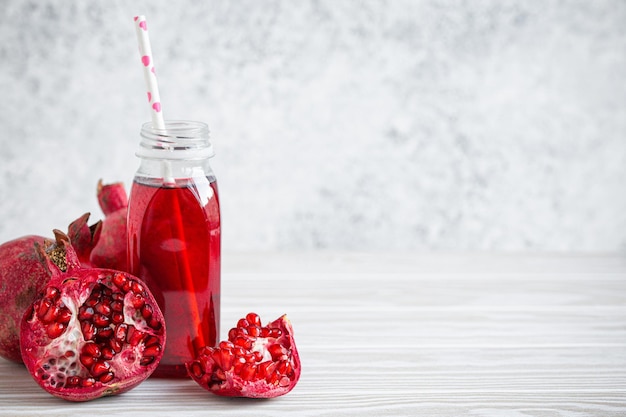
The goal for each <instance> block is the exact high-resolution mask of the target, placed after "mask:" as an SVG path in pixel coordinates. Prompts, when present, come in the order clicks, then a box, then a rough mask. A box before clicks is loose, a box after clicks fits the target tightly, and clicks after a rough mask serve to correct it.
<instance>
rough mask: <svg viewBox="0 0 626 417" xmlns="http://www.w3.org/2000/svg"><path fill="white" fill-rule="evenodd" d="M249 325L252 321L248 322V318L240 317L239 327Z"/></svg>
mask: <svg viewBox="0 0 626 417" xmlns="http://www.w3.org/2000/svg"><path fill="white" fill-rule="evenodd" d="M249 325H250V323H248V320H246V319H239V320H238V321H237V327H239V328H242V329H245V328H246V327H248V326H249Z"/></svg>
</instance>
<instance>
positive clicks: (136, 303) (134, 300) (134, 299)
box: [130, 293, 146, 309]
mask: <svg viewBox="0 0 626 417" xmlns="http://www.w3.org/2000/svg"><path fill="white" fill-rule="evenodd" d="M130 303H131V304H132V305H133V307H135V308H136V309H140V308H141V307H143V306H144V304H146V300H145V299H144V298H143V295H141V294H136V293H133V295H132V296H131V297H130Z"/></svg>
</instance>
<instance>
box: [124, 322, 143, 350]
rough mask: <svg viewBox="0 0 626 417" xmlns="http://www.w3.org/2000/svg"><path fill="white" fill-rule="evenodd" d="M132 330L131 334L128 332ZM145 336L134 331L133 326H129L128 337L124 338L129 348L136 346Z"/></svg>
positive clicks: (140, 332) (138, 331)
mask: <svg viewBox="0 0 626 417" xmlns="http://www.w3.org/2000/svg"><path fill="white" fill-rule="evenodd" d="M131 329H132V330H133V331H132V332H131V331H130V330H131ZM145 335H146V334H145V333H144V332H142V331H141V330H137V329H135V327H134V326H131V327H130V328H129V331H128V336H127V337H126V339H127V342H128V344H129V345H131V346H137V345H138V344H139V343H140V342H141V341H142V340H143V338H144V336H145Z"/></svg>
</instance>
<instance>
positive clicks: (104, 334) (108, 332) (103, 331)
mask: <svg viewBox="0 0 626 417" xmlns="http://www.w3.org/2000/svg"><path fill="white" fill-rule="evenodd" d="M112 336H113V329H112V328H110V327H102V328H100V329H98V334H97V335H96V339H98V340H100V341H106V340H108V339H110V338H111V337H112Z"/></svg>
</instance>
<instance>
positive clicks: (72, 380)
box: [65, 376, 80, 387]
mask: <svg viewBox="0 0 626 417" xmlns="http://www.w3.org/2000/svg"><path fill="white" fill-rule="evenodd" d="M79 385H80V377H77V376H69V377H67V381H66V382H65V386H66V387H77V386H79Z"/></svg>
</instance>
